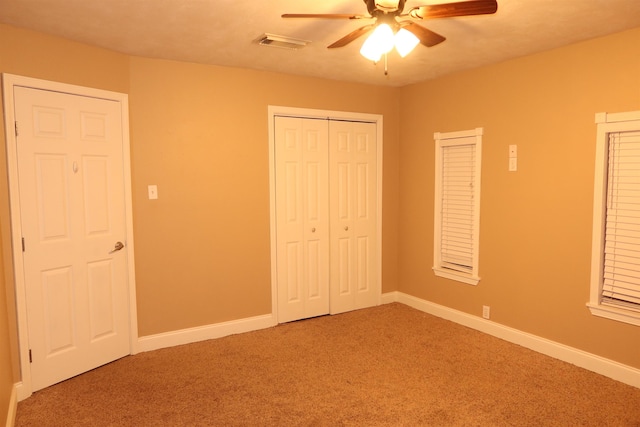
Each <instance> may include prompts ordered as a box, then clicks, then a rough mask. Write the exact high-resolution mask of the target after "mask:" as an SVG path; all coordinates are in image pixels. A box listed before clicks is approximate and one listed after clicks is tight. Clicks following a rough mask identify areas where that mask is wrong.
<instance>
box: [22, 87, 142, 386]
mask: <svg viewBox="0 0 640 427" xmlns="http://www.w3.org/2000/svg"><path fill="white" fill-rule="evenodd" d="M14 99H15V115H16V122H17V128H18V136H17V146H18V179H19V193H20V206H21V218H20V221H21V227H22V233H23V239H24V249H23V251H24V254H23V256H24V264H23V265H24V279H25V289H26V306H27V317H28V336H29V348H30V351H31V359H32V363H31V376H32V388H33V390H34V391H35V390H39V389H41V388H43V387H46V386H48V385H51V384H54V383H56V382H59V381H62V380H65V379H67V378H70V377H72V376H75V375H77V374H80V373H82V372H85V371H88V370H90V369H93V368H95V367H97V366H100V365H103V364H105V363H108V362H110V361H113V360H115V359H117V358H120V357H122V356H125V355H127V354H129V352H130V347H129V334H130V332H129V306H128V276H127V265H126V262H127V260H126V253H125V252H126V250H127V249H126V245H125V243H126V242H125V236H126V230H125V202H124V200H125V199H124V197H125V196H124V175H123V151H122V150H123V135H122V132H123V128H122V118H121V104H120V103H119V102H116V101H109V100H103V99H96V98H90V97H84V96H77V95H70V94H64V93H59V92H52V91H46V90H39V89H32V88H25V87H16V88H15V91H14ZM118 248H121V249H118Z"/></svg>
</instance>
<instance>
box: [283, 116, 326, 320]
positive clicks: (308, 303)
mask: <svg viewBox="0 0 640 427" xmlns="http://www.w3.org/2000/svg"><path fill="white" fill-rule="evenodd" d="M275 120H276V123H275V132H276V135H275V141H276V147H275V151H276V152H275V162H276V167H275V169H276V171H275V174H276V229H277V231H276V233H277V238H276V240H277V242H276V258H277V264H276V265H277V267H276V268H277V281H278V286H277V289H278V321H279V322H289V321H292V320H298V319H304V318H308V317H314V316H320V315H323V314H328V313H329V204H328V201H329V191H328V185H329V182H328V170H329V163H328V158H329V145H328V127H327V121H326V120H312V119H300V118H292V117H276V118H275Z"/></svg>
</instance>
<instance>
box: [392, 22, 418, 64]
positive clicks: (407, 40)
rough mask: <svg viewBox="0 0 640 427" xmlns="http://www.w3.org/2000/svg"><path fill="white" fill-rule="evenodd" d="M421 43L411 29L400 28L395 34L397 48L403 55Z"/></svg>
mask: <svg viewBox="0 0 640 427" xmlns="http://www.w3.org/2000/svg"><path fill="white" fill-rule="evenodd" d="M418 43H420V39H418V38H417V37H416V36H415V35H414V34H413V33H412V32H411V31H408V30H405V29H404V28H400V30H399V31H398V32H397V33H396V36H395V46H396V50H397V51H398V53H399V54H400V56H401V57H403V58H404V57H405V56H407V55H408V54H409V53H411V51H412V50H413V49H414V48H415V47H416V46H417V45H418Z"/></svg>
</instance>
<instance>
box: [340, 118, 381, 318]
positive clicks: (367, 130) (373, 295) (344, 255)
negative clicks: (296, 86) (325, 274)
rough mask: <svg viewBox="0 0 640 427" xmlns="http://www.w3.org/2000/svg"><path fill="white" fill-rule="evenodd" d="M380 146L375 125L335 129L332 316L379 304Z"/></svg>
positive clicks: (353, 124)
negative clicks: (377, 212)
mask: <svg viewBox="0 0 640 427" xmlns="http://www.w3.org/2000/svg"><path fill="white" fill-rule="evenodd" d="M375 141H376V126H375V124H372V123H359V122H340V121H335V122H330V124H329V146H330V152H329V159H330V169H329V170H330V173H329V181H330V185H329V188H330V190H329V192H330V195H331V197H330V202H329V210H330V222H331V247H332V248H334V247H336V248H339V249H338V250H334V249H332V250H331V254H330V258H331V262H330V268H331V287H332V291H331V313H341V312H345V311H350V310H355V309H359V308H364V307H370V306H373V305H376V304H377V302H378V291H377V289H378V287H377V286H376V280H377V279H376V274H375V272H376V265H375V260H376V259H377V258H376V257H377V248H376V241H377V236H376V178H377V177H376V173H377V168H376V142H375Z"/></svg>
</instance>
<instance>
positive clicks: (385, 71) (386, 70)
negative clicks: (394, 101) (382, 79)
mask: <svg viewBox="0 0 640 427" xmlns="http://www.w3.org/2000/svg"><path fill="white" fill-rule="evenodd" d="M384 75H385V76H388V75H389V69H388V67H387V54H386V53H385V54H384Z"/></svg>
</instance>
